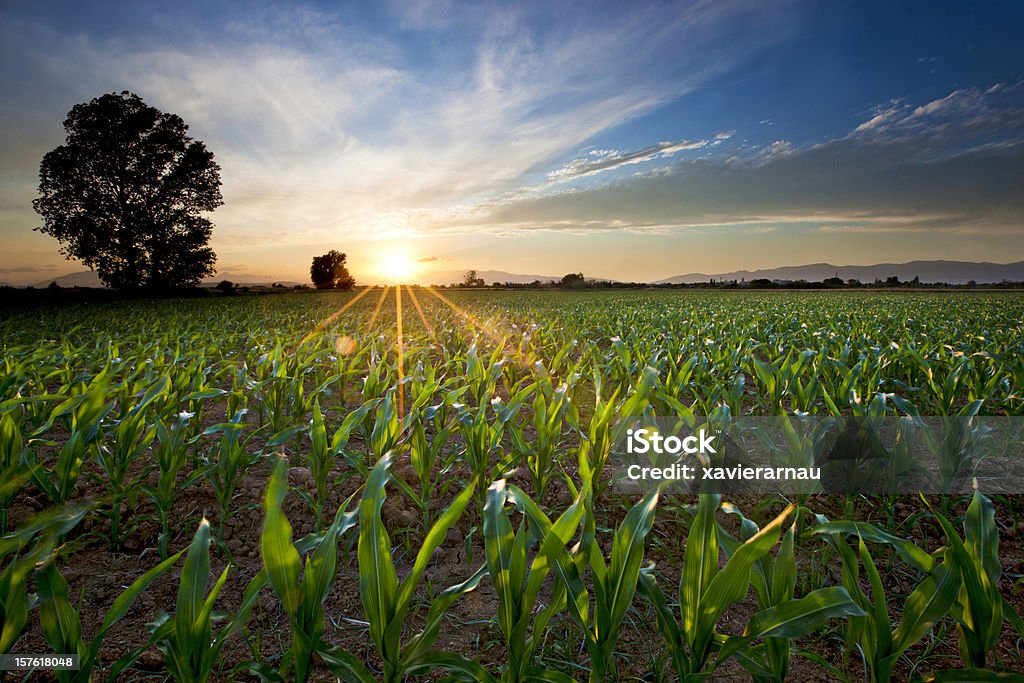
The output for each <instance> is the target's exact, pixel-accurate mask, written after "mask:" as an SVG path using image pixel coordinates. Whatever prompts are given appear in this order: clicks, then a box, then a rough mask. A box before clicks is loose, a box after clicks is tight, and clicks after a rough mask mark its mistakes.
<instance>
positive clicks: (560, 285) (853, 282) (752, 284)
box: [434, 270, 1024, 290]
mask: <svg viewBox="0 0 1024 683" xmlns="http://www.w3.org/2000/svg"><path fill="white" fill-rule="evenodd" d="M434 286H435V287H443V288H472V289H780V290H787V289H893V288H899V289H1024V282H1011V281H1009V280H1003V281H1002V282H989V283H979V282H976V281H974V280H971V281H969V282H967V283H958V284H950V283H948V282H927V283H924V282H921V279H920V277H918V276H914V277H913V278H912V279H910V280H907V281H902V280H900V278H899V277H898V276H896V275H890V276H889V277H887V278H886V279H884V280H882V279H881V278H876V279H875V280H874V281H872V282H861V281H860V280H857V279H853V278H851V279H848V280H843V279H842V278H839V277H830V278H826V279H824V280H768V279H766V278H757V279H753V280H743V279H740V280H715V279H713V278H712V279H711V280H709V281H708V282H694V283H666V282H663V283H649V282H615V281H612V280H591V279H587V278H586V277H585V276H584V275H583V273H567V274H566V275H564V276H563V277H562V278H561V279H560V280H534V281H533V282H493V283H491V284H490V285H488V284H487V283H486V282H485V281H484V280H483V278H480V277H478V276H477V271H475V270H470V271H467V272H466V274H465V276H464V277H463V281H462V282H461V283H460V284H458V285H441V284H439V285H434Z"/></svg>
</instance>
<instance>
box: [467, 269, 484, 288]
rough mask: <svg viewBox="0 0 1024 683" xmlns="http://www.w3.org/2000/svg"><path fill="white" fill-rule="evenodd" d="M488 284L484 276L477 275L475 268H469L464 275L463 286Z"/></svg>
mask: <svg viewBox="0 0 1024 683" xmlns="http://www.w3.org/2000/svg"><path fill="white" fill-rule="evenodd" d="M486 284H487V283H486V282H484V279H483V278H482V277H478V276H477V274H476V271H475V270H467V271H466V274H465V275H463V276H462V286H463V287H483V286H485V285H486Z"/></svg>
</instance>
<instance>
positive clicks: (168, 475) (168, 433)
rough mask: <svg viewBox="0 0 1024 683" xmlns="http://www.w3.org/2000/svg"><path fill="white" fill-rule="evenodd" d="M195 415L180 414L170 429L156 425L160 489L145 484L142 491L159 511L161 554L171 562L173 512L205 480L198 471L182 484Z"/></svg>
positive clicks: (158, 541) (200, 470)
mask: <svg viewBox="0 0 1024 683" xmlns="http://www.w3.org/2000/svg"><path fill="white" fill-rule="evenodd" d="M191 418H192V414H191V413H184V412H183V413H179V414H178V416H177V419H175V421H174V423H173V424H172V425H171V426H170V427H168V426H167V425H166V424H165V423H164V421H163V420H158V421H157V423H156V440H157V448H156V465H157V480H156V485H155V486H153V485H150V484H143V485H142V491H143V492H144V493H145V494H146V495H147V496H148V497H149V499H150V500H151V501H152V503H153V507H154V508H155V509H156V516H157V520H158V521H159V523H160V534H159V535H158V536H157V552H159V553H160V557H161V558H163V559H167V556H168V546H169V545H170V539H171V509H172V508H173V507H174V501H175V499H176V498H177V495H178V493H179V492H180V491H182V490H184V489H186V488H188V487H189V486H191V485H192V484H193V483H195V481H196V480H198V479H199V478H201V477H203V476H205V474H206V472H205V470H203V469H199V470H194V471H193V472H192V473H191V474H190V475H189V476H188V477H186V478H185V480H184V481H182V482H180V483H179V482H178V475H179V473H181V472H182V470H183V469H184V468H185V465H186V464H187V463H188V455H189V453H188V448H187V446H188V440H187V436H188V431H189V430H188V424H189V421H190V420H191Z"/></svg>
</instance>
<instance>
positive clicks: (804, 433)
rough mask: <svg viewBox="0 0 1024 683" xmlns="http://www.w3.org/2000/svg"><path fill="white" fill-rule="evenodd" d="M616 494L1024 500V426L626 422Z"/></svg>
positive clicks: (815, 419)
mask: <svg viewBox="0 0 1024 683" xmlns="http://www.w3.org/2000/svg"><path fill="white" fill-rule="evenodd" d="M622 419H623V420H624V421H625V422H624V423H622V424H621V425H620V427H624V428H620V429H617V430H616V432H617V433H618V434H620V435H621V437H620V438H619V439H618V440H617V441H616V442H615V443H614V444H613V446H612V453H611V457H610V459H609V467H610V469H611V477H612V483H613V486H614V487H615V488H616V489H617V490H620V491H638V490H644V489H647V488H649V487H652V486H660V487H663V488H666V489H668V490H674V491H677V492H690V493H751V494H760V495H773V494H777V495H793V494H810V493H858V494H915V493H941V494H957V493H968V492H970V491H971V490H972V489H974V488H977V489H978V490H980V491H982V492H983V493H987V494H1015V493H1024V418H1019V417H1002V416H995V417H982V416H970V417H965V416H954V417H894V416H867V417H859V416H852V417H830V416H826V417H821V416H811V415H788V416H776V417H753V416H751V417H739V418H733V417H731V416H724V417H723V416H720V415H719V416H712V417H711V418H703V419H701V418H686V419H683V418H649V417H641V418H632V419H627V418H622Z"/></svg>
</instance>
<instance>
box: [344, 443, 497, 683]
mask: <svg viewBox="0 0 1024 683" xmlns="http://www.w3.org/2000/svg"><path fill="white" fill-rule="evenodd" d="M391 462H392V456H391V455H390V454H387V455H385V456H384V457H383V458H381V459H380V460H379V461H378V462H377V464H376V465H375V466H374V468H373V471H372V472H371V473H370V478H369V479H368V480H367V482H366V488H365V491H364V493H363V499H362V501H361V502H360V503H359V551H358V552H359V593H360V597H361V598H362V602H363V611H364V612H365V614H366V618H367V621H369V623H370V638H371V639H372V640H373V644H374V645H375V646H376V648H377V651H378V653H379V654H380V657H381V659H382V660H383V662H384V672H383V675H382V677H381V681H383V682H384V683H398V682H399V681H402V680H404V678H405V677H406V676H407V675H409V674H426V673H429V672H431V671H437V670H447V671H449V672H450V673H451V674H452V675H454V676H458V677H460V678H461V679H462V680H469V681H486V680H489V679H490V676H489V674H487V672H486V671H485V670H484V669H483V668H482V667H481V666H480V665H479V664H477V663H475V662H473V661H471V660H469V659H466V658H465V657H462V656H460V655H456V654H454V653H447V652H440V651H438V650H434V649H432V646H433V644H434V641H435V640H436V638H437V634H438V633H437V632H438V628H439V627H440V625H441V618H442V617H443V616H444V612H445V610H447V609H448V607H449V606H450V605H451V604H452V602H454V601H455V599H456V598H458V597H459V596H460V595H462V594H463V593H465V592H467V591H470V590H473V589H474V588H476V586H477V584H478V583H479V582H480V579H481V578H482V577H483V576H484V574H485V573H486V567H481V568H480V569H479V570H478V571H477V572H476V573H475V574H474V575H473V576H472V577H470V578H469V579H467V580H466V581H464V582H463V583H461V584H458V585H456V586H452V587H450V588H448V589H446V590H444V591H442V592H441V593H440V594H438V595H437V596H435V597H434V598H433V600H431V604H430V608H429V610H428V612H427V616H426V620H425V624H424V626H423V629H422V630H421V631H420V632H419V633H417V634H416V635H414V636H412V637H411V638H410V639H409V640H408V641H406V642H404V643H403V642H402V630H403V628H404V626H405V620H406V616H407V615H408V613H409V609H410V607H411V605H412V600H413V597H414V594H415V591H416V589H417V587H418V586H419V585H420V582H421V581H422V579H423V573H424V572H425V571H426V569H427V565H428V564H429V563H430V558H431V556H432V555H433V554H434V551H435V550H437V548H438V547H439V546H440V545H441V543H442V542H443V541H444V539H445V537H446V535H447V534H448V530H449V529H450V528H451V527H452V525H454V524H455V522H457V521H458V519H459V518H460V517H461V516H462V513H463V511H464V510H465V509H466V505H467V504H468V503H469V501H470V499H471V498H472V496H473V490H474V487H475V486H476V482H472V483H470V485H469V486H467V487H466V488H465V489H463V491H462V493H460V494H459V495H458V496H457V497H456V498H455V499H454V500H453V501H452V503H451V505H449V506H448V508H447V509H446V510H445V511H444V512H443V513H442V514H441V516H440V517H439V518H438V520H437V522H436V523H435V524H434V526H433V527H431V529H430V530H429V531H428V532H427V534H426V536H425V537H424V539H423V544H422V547H421V548H420V550H419V552H418V553H417V554H416V560H415V562H414V563H413V567H412V569H411V570H410V572H409V574H408V575H407V576H406V577H405V578H404V579H402V581H401V582H399V581H398V575H397V572H396V571H395V565H394V561H393V560H392V558H391V541H390V539H389V537H388V532H387V530H386V529H385V528H384V523H383V520H382V519H381V514H380V513H381V508H382V507H383V505H384V500H385V497H386V493H385V488H386V486H387V483H388V481H389V479H390V474H389V468H390V467H391ZM369 680H372V678H370V679H369Z"/></svg>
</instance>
